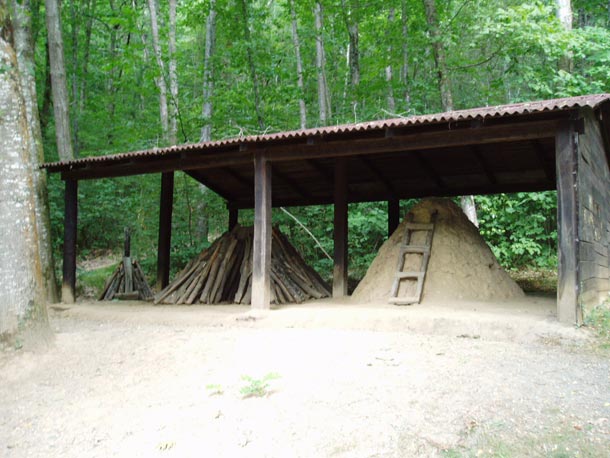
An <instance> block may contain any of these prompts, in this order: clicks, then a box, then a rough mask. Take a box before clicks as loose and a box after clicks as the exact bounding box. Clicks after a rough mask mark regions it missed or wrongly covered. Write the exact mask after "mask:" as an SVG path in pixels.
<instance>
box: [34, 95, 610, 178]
mask: <svg viewBox="0 0 610 458" xmlns="http://www.w3.org/2000/svg"><path fill="white" fill-rule="evenodd" d="M609 100H610V94H595V95H583V96H579V97H568V98H562V99H551V100H541V101H535V102H522V103H514V104H510V105H498V106H492V107H482V108H473V109H469V110H457V111H449V112H445V113H436V114H427V115H418V116H410V117H405V118H394V119H383V120H378V121H369V122H363V123H357V124H342V125H337V126H329V127H318V128H312V129H302V130H292V131H286V132H278V133H273V134H265V135H252V136H247V137H235V138H229V139H226V140H218V141H213V142H204V143H190V144H184V145H177V146H171V147H167V148H153V149H149V150H142V151H133V152H129V153H120V154H111V155H105V156H91V157H86V158H82V159H76V160H73V161H63V162H61V161H60V162H53V163H46V164H44V165H43V166H42V167H43V168H48V169H50V170H51V171H60V170H67V169H70V168H72V167H74V166H80V165H85V164H92V163H107V162H118V161H121V160H125V159H133V158H139V157H149V156H150V157H154V156H163V155H167V154H171V153H181V152H187V151H195V150H199V151H205V150H212V149H214V148H218V147H227V146H229V147H230V146H233V145H240V144H252V143H266V142H277V141H282V140H291V139H299V138H307V137H325V136H329V135H330V136H332V135H336V134H346V133H358V132H366V131H373V130H383V129H386V128H400V127H408V126H416V125H425V124H436V123H451V122H458V121H469V120H474V119H491V118H501V117H511V116H522V115H528V114H535V113H543V112H554V111H565V110H571V109H574V108H580V107H590V108H597V107H598V106H599V105H600V104H601V103H603V102H606V101H609Z"/></svg>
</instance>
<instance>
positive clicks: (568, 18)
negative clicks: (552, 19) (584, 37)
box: [555, 0, 610, 73]
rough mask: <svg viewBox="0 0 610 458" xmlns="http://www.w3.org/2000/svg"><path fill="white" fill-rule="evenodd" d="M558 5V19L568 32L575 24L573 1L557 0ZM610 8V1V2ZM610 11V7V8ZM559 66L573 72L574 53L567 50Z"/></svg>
mask: <svg viewBox="0 0 610 458" xmlns="http://www.w3.org/2000/svg"><path fill="white" fill-rule="evenodd" d="M555 1H556V7H557V19H559V22H560V23H561V25H562V26H563V28H564V30H566V31H567V32H569V31H571V30H572V25H573V20H574V19H573V13H572V1H571V0H555ZM608 5H609V8H610V2H609V3H608ZM609 11H610V9H609ZM559 67H560V68H561V69H562V70H564V71H566V72H569V73H571V72H572V70H573V68H572V67H573V56H572V53H570V52H567V53H566V54H565V55H564V56H563V57H562V58H561V60H560V62H559Z"/></svg>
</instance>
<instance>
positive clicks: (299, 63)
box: [288, 0, 307, 129]
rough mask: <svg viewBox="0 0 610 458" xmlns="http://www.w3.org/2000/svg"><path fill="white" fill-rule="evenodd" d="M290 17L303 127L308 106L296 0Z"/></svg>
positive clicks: (290, 1) (300, 116) (305, 124)
mask: <svg viewBox="0 0 610 458" xmlns="http://www.w3.org/2000/svg"><path fill="white" fill-rule="evenodd" d="M288 4H289V7H290V18H291V20H292V43H293V45H294V54H295V59H296V63H297V87H298V88H299V119H300V121H301V129H305V128H306V127H307V107H306V106H305V84H304V82H303V59H302V58H301V41H300V40H299V28H298V22H297V13H296V10H295V8H294V0H289V2H288Z"/></svg>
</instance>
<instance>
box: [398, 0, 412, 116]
mask: <svg viewBox="0 0 610 458" xmlns="http://www.w3.org/2000/svg"><path fill="white" fill-rule="evenodd" d="M408 14H409V10H408V8H407V0H402V12H401V16H400V20H401V25H402V66H401V68H400V82H401V84H402V87H403V99H404V102H405V110H406V111H407V112H408V111H409V109H410V107H411V93H410V91H409V46H408V43H409V22H408V20H409V17H408Z"/></svg>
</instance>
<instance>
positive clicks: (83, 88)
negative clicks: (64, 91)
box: [78, 0, 97, 111]
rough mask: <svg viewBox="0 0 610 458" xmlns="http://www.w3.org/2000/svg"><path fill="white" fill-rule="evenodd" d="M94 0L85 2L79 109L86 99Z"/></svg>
mask: <svg viewBox="0 0 610 458" xmlns="http://www.w3.org/2000/svg"><path fill="white" fill-rule="evenodd" d="M96 5H97V2H96V0H89V2H88V4H87V20H86V23H85V45H84V51H83V66H82V67H83V68H82V72H83V79H82V80H81V84H80V97H79V101H78V103H79V110H80V111H82V110H84V108H85V104H86V101H87V95H88V93H87V76H88V74H89V56H90V54H91V32H92V30H93V17H94V15H95V7H96Z"/></svg>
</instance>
